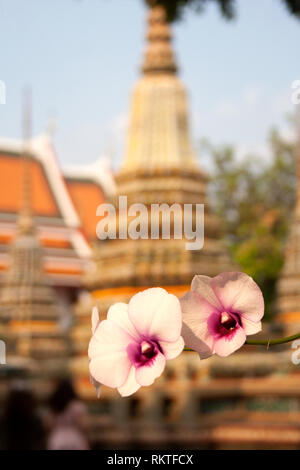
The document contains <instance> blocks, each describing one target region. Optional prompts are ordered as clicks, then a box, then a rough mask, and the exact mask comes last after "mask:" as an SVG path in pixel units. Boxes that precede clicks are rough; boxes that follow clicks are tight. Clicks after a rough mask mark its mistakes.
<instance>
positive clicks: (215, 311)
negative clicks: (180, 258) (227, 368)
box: [180, 272, 264, 359]
mask: <svg viewBox="0 0 300 470" xmlns="http://www.w3.org/2000/svg"><path fill="white" fill-rule="evenodd" d="M180 303H181V309H182V319H183V328H182V336H183V338H184V341H185V344H186V346H187V347H189V348H191V349H193V350H195V351H197V352H198V353H199V355H200V358H201V359H203V358H206V357H209V356H211V355H212V354H214V353H216V354H217V355H219V356H228V355H229V354H231V353H233V352H234V351H236V350H237V349H239V348H240V347H241V346H242V345H243V344H244V343H245V341H246V336H247V335H253V334H255V333H258V332H259V331H261V319H262V317H263V315H264V299H263V295H262V292H261V290H260V288H259V287H258V285H257V284H256V283H255V282H254V281H253V279H252V278H251V277H250V276H248V275H247V274H245V273H239V272H225V273H222V274H219V275H218V276H216V277H213V278H210V277H208V276H195V277H194V279H193V281H192V284H191V291H190V292H188V293H187V294H185V295H184V296H183V298H182V299H181V301H180Z"/></svg>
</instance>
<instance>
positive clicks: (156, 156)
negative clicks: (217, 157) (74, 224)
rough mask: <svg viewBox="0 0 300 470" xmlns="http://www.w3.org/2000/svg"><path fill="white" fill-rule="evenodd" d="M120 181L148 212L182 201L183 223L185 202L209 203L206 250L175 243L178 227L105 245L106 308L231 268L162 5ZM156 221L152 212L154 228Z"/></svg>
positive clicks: (100, 265)
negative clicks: (191, 130)
mask: <svg viewBox="0 0 300 470" xmlns="http://www.w3.org/2000/svg"><path fill="white" fill-rule="evenodd" d="M116 179H117V196H121V195H126V196H127V202H128V206H129V205H131V204H133V203H143V204H144V205H145V206H147V207H148V209H149V212H150V206H151V204H163V203H167V204H168V205H169V206H171V205H172V204H174V203H175V204H176V206H177V207H175V208H174V218H176V217H180V218H181V221H182V218H183V215H182V211H181V209H182V208H183V204H192V205H193V206H195V205H196V204H197V203H198V204H200V203H202V204H204V205H205V230H204V232H205V239H204V248H203V249H201V250H191V251H189V250H186V242H187V241H188V240H187V239H185V237H183V238H182V239H175V237H173V238H172V230H171V239H167V240H166V239H162V237H161V233H160V236H159V238H158V239H155V240H154V239H153V238H152V239H151V237H150V231H151V229H150V226H149V229H148V234H149V237H148V239H139V240H130V239H127V240H123V239H118V237H117V239H116V240H105V241H103V242H99V243H98V245H97V246H96V248H95V252H94V260H95V264H96V269H95V271H94V272H91V275H90V276H89V278H88V284H89V287H90V288H91V289H92V290H93V291H94V293H95V297H97V299H98V301H99V302H100V306H101V308H104V309H106V307H107V306H108V305H109V303H111V300H112V298H118V297H119V296H120V294H122V295H123V294H124V295H125V297H126V296H128V295H129V296H130V295H132V293H133V292H134V291H136V290H138V289H141V288H142V287H147V286H154V285H159V286H168V289H169V290H171V291H173V292H176V293H178V294H180V293H181V292H183V291H184V290H186V288H187V286H188V285H189V284H190V281H191V279H192V277H193V275H194V274H195V273H200V272H201V273H205V274H207V275H215V274H216V273H219V272H221V271H224V270H226V269H229V260H228V257H227V254H226V251H225V248H224V244H223V242H222V240H221V231H220V224H219V220H218V219H217V218H216V217H215V216H214V215H213V214H212V213H211V212H210V210H209V207H208V201H207V196H206V184H207V177H206V175H205V174H204V173H203V172H202V171H201V170H200V169H198V167H197V164H196V158H195V154H194V151H193V149H192V145H191V140H190V136H189V126H188V109H187V98H186V93H185V89H184V87H183V85H182V83H181V81H180V79H179V78H178V76H177V64H176V60H175V57H174V53H173V50H172V44H171V31H170V27H169V25H168V23H167V21H166V14H165V10H164V9H163V7H161V6H154V7H152V8H151V9H150V12H149V18H148V32H147V46H146V52H145V56H144V61H143V65H142V77H141V78H140V80H139V81H138V83H137V85H136V87H135V89H134V93H133V98H132V105H131V118H130V127H129V133H128V139H127V147H126V152H125V157H124V160H123V164H122V167H121V170H120V172H119V173H118V175H117V177H116ZM178 206H179V208H178ZM119 211H121V209H119ZM123 216H124V217H126V216H127V213H125V214H124V213H122V212H119V220H120V224H121V223H122V217H123ZM150 220H151V216H150V213H149V214H148V224H149V223H150V222H149V221H150ZM193 221H194V222H195V214H194V213H193ZM160 229H161V227H160ZM160 232H161V230H160ZM107 295H108V297H109V298H108V297H107ZM106 300H107V301H108V302H106ZM102 302H103V303H102Z"/></svg>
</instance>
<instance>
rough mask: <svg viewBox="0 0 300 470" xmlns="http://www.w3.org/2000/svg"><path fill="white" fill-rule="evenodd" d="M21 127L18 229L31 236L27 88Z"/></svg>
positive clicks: (30, 123) (29, 117)
mask: <svg viewBox="0 0 300 470" xmlns="http://www.w3.org/2000/svg"><path fill="white" fill-rule="evenodd" d="M22 120H23V122H22V127H23V129H22V130H23V152H22V153H23V155H22V156H23V188H22V201H21V210H20V213H19V218H18V229H19V232H20V233H23V234H33V233H34V232H35V226H34V221H33V214H32V208H31V187H32V182H31V161H30V160H31V157H30V146H31V128H32V93H31V89H30V88H29V87H26V88H24V90H23V103H22Z"/></svg>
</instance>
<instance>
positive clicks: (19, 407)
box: [2, 384, 45, 450]
mask: <svg viewBox="0 0 300 470" xmlns="http://www.w3.org/2000/svg"><path fill="white" fill-rule="evenodd" d="M2 443H3V449H4V450H42V449H45V429H44V427H43V424H42V420H41V419H40V417H39V414H38V411H37V403H36V399H35V396H34V395H33V393H32V392H31V391H30V390H29V389H26V388H25V387H24V386H22V385H20V384H18V386H16V387H15V388H12V389H11V391H10V392H9V394H8V396H7V399H6V403H5V405H4V412H3V420H2Z"/></svg>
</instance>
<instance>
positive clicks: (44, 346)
mask: <svg viewBox="0 0 300 470" xmlns="http://www.w3.org/2000/svg"><path fill="white" fill-rule="evenodd" d="M29 113H30V108H29V104H27V106H25V112H24V127H25V131H24V134H25V139H24V151H23V208H22V209H21V211H20V213H19V218H18V230H17V235H16V238H15V240H14V241H13V243H12V246H11V249H10V259H11V262H10V268H9V270H8V272H7V274H6V276H5V279H4V281H3V285H2V290H1V295H0V318H1V333H2V337H3V336H4V337H5V339H6V342H7V345H8V348H7V349H8V350H7V353H8V358H9V359H8V361H9V362H13V363H15V364H16V365H17V364H18V363H24V360H25V362H26V360H27V361H28V363H29V362H30V363H31V364H33V365H34V370H36V371H39V373H41V374H42V375H43V376H44V375H45V374H50V376H51V375H54V376H57V375H60V374H61V373H63V372H64V369H65V364H66V362H67V361H66V359H67V357H66V356H67V354H68V347H67V337H66V334H65V332H64V331H63V330H62V328H61V327H60V324H59V323H60V313H61V312H60V309H59V306H58V304H57V301H56V297H55V293H54V290H53V289H52V287H51V285H50V284H49V282H48V280H47V279H46V277H45V273H44V262H43V254H42V248H41V246H40V243H39V240H38V237H37V231H36V227H35V223H34V219H33V214H32V211H31V157H30V140H29V135H30V130H29V129H30V114H29Z"/></svg>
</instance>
